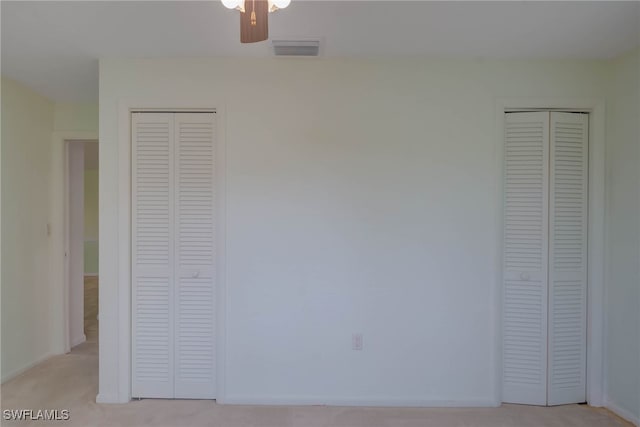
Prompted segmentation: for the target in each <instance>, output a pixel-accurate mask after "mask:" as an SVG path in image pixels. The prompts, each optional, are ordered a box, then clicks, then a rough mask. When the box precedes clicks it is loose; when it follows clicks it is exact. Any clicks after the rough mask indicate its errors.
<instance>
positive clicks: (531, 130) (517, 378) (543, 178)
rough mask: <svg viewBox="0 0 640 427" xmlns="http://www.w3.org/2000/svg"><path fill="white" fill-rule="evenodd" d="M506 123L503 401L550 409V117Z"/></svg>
mask: <svg viewBox="0 0 640 427" xmlns="http://www.w3.org/2000/svg"><path fill="white" fill-rule="evenodd" d="M505 122H506V126H505V141H504V142H505V151H504V159H505V163H504V170H505V172H504V173H505V175H504V230H503V236H504V240H503V401H504V402H509V403H527V404H535V405H546V403H547V370H546V368H547V256H548V250H547V247H548V202H547V199H548V187H549V185H548V183H549V181H548V177H549V170H548V167H549V113H548V112H535V113H509V114H506V117H505Z"/></svg>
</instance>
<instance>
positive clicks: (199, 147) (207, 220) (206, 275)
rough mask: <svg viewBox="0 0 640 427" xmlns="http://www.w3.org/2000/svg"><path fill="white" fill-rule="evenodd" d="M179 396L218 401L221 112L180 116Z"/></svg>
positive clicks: (177, 128)
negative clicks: (217, 137) (217, 249)
mask: <svg viewBox="0 0 640 427" xmlns="http://www.w3.org/2000/svg"><path fill="white" fill-rule="evenodd" d="M174 134H175V141H176V145H175V159H176V166H175V168H176V177H175V188H176V204H175V209H176V215H175V229H176V241H175V245H176V246H175V254H176V257H175V269H176V283H175V286H176V290H175V292H176V318H175V331H176V343H175V360H176V369H175V381H176V383H175V397H177V398H197V399H212V398H215V397H216V376H215V373H216V358H215V354H216V347H215V333H216V322H215V320H216V318H215V313H216V311H215V307H216V300H215V297H216V287H215V256H216V254H215V231H216V230H215V192H214V189H215V185H214V179H215V170H214V165H215V134H216V131H215V114H213V113H176V114H175V129H174Z"/></svg>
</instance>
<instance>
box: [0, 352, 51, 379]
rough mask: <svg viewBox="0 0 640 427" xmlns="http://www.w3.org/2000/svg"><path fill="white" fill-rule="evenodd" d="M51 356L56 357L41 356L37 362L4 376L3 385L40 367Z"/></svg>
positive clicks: (49, 354)
mask: <svg viewBox="0 0 640 427" xmlns="http://www.w3.org/2000/svg"><path fill="white" fill-rule="evenodd" d="M51 356H55V355H54V354H53V353H47V354H45V355H44V356H41V357H39V358H37V359H36V360H35V361H33V362H31V363H29V364H27V365H25V366H23V367H22V368H18V369H14V370H13V371H11V372H9V373H7V374H5V375H3V376H2V380H1V381H0V382H1V383H2V384H4V383H5V382H7V381H9V380H12V379H14V378H15V377H17V376H18V375H20V374H22V373H23V372H25V371H28V370H29V369H31V368H33V367H34V366H36V365H39V364H40V363H42V362H44V361H45V360H47V359H48V358H50V357H51Z"/></svg>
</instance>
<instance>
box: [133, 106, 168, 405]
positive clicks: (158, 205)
mask: <svg viewBox="0 0 640 427" xmlns="http://www.w3.org/2000/svg"><path fill="white" fill-rule="evenodd" d="M172 139H173V115H172V114H147V113H145V114H142V113H133V114H132V168H131V169H132V189H131V190H132V199H131V200H132V206H131V207H132V212H131V213H132V230H131V232H132V252H131V254H132V309H133V310H132V312H133V314H132V332H133V334H132V335H133V340H132V390H131V392H132V396H133V397H157V398H171V397H173V387H174V380H173V371H174V363H173V362H174V361H173V342H174V334H173V299H174V295H173V263H172V260H173V214H172V212H173V208H172V206H173V184H172V176H173V173H172V169H173V154H172V151H173V144H172Z"/></svg>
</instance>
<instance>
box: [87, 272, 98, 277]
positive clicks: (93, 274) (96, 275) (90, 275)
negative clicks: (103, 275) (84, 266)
mask: <svg viewBox="0 0 640 427" xmlns="http://www.w3.org/2000/svg"><path fill="white" fill-rule="evenodd" d="M84 277H98V273H84Z"/></svg>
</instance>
